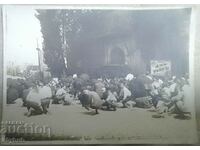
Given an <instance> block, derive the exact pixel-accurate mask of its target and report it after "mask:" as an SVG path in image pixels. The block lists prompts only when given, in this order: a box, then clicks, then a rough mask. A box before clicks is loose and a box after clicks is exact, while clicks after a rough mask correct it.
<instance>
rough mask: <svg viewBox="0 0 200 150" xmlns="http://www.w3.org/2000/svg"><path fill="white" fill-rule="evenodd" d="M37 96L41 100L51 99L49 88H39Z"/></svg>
mask: <svg viewBox="0 0 200 150" xmlns="http://www.w3.org/2000/svg"><path fill="white" fill-rule="evenodd" d="M39 94H40V96H41V99H45V98H51V97H52V91H51V88H50V87H48V86H43V87H40V88H39Z"/></svg>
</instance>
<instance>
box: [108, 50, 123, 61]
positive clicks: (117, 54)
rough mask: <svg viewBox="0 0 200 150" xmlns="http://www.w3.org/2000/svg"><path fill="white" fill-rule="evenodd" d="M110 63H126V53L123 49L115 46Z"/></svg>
mask: <svg viewBox="0 0 200 150" xmlns="http://www.w3.org/2000/svg"><path fill="white" fill-rule="evenodd" d="M110 64H115V65H124V64H125V55H124V52H123V50H122V49H120V48H114V49H112V51H111V53H110Z"/></svg>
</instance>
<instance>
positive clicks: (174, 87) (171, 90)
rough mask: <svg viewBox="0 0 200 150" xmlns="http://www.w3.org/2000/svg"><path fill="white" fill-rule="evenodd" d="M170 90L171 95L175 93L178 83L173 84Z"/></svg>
mask: <svg viewBox="0 0 200 150" xmlns="http://www.w3.org/2000/svg"><path fill="white" fill-rule="evenodd" d="M169 88H170V92H171V93H173V92H175V89H176V83H173V84H171V85H170V87H169Z"/></svg>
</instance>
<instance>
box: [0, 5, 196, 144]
mask: <svg viewBox="0 0 200 150" xmlns="http://www.w3.org/2000/svg"><path fill="white" fill-rule="evenodd" d="M199 12H200V11H199ZM1 17H2V19H1V20H3V52H4V53H3V58H4V59H3V65H4V67H3V69H4V76H3V104H2V107H3V108H2V121H1V122H0V123H1V130H0V131H1V132H0V135H1V136H0V139H1V143H2V144H5V145H29V144H30V145H35V144H36V145H37V144H39V145H40V144H41V145H42V144H44V145H52V144H53V145H57V144H58V145H124V144H125V145H126V144H127V145H170V144H172V145H173V144H184V145H185V144H186V145H195V144H198V143H199V135H200V132H199V131H198V130H197V128H198V127H197V121H198V119H197V117H196V109H195V104H196V103H195V93H194V79H193V78H194V76H193V75H192V74H193V73H194V71H193V65H192V63H191V59H192V58H193V56H192V54H194V53H193V52H192V48H191V47H192V46H191V44H192V40H191V39H192V38H193V37H192V36H193V35H192V31H193V26H192V21H193V8H192V7H189V6H188V7H187V6H184V7H183V5H181V6H180V7H177V6H176V7H175V6H172V7H163V6H162V7H159V6H156V7H155V6H141V7H131V6H126V7H125V6H124V7H120V6H117V7H116V6H113V7H112V6H105V7H104V6H90V7H88V6H76V7H75V6H74V7H73V6H60V7H59V6H56V5H55V6H54V5H52V6H45V5H44V6H40V5H38V6H37V5H6V6H3V7H2V15H1Z"/></svg>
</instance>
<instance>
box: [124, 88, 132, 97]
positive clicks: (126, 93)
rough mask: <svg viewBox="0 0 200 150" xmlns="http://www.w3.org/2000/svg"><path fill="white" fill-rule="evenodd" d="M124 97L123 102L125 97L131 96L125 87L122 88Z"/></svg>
mask: <svg viewBox="0 0 200 150" xmlns="http://www.w3.org/2000/svg"><path fill="white" fill-rule="evenodd" d="M123 92H124V97H123V100H125V99H126V98H127V97H129V96H131V91H130V90H129V89H127V88H126V87H125V86H124V87H123Z"/></svg>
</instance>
